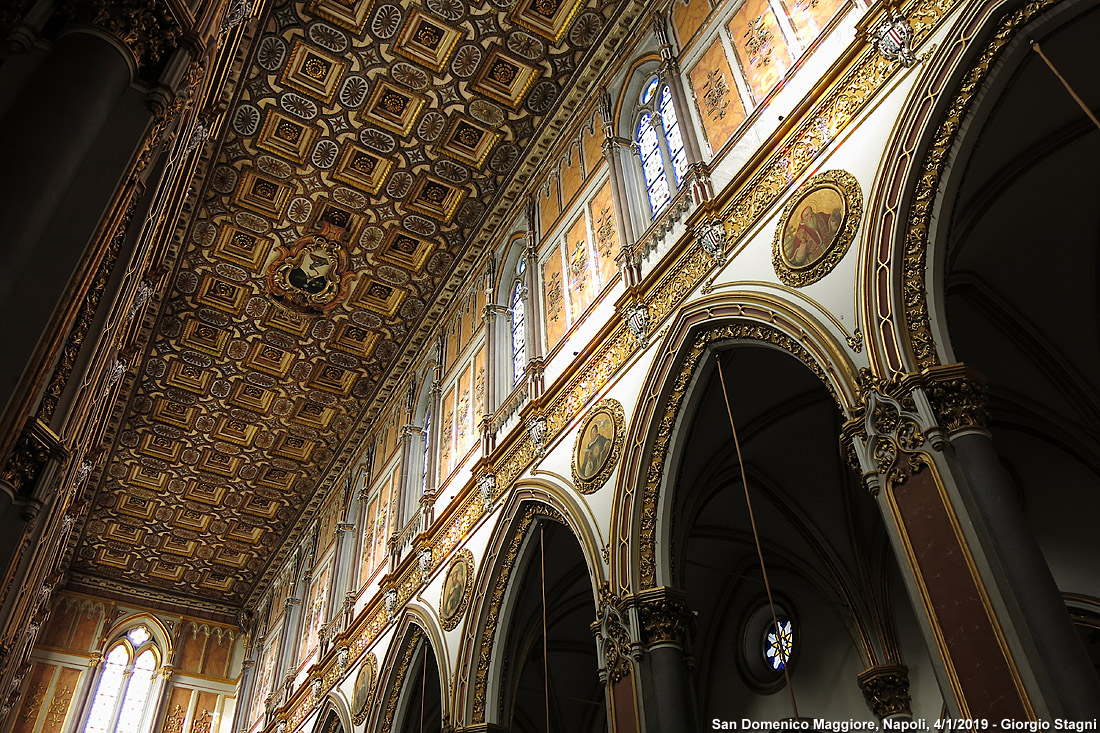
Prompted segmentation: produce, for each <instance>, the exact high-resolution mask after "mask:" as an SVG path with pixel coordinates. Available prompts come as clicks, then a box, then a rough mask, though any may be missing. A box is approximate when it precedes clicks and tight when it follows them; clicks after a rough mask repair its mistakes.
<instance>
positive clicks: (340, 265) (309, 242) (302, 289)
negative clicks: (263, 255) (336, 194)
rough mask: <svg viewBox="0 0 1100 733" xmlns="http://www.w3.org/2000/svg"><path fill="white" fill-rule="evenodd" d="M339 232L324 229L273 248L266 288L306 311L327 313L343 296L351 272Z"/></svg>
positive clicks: (291, 305) (284, 303) (297, 308)
mask: <svg viewBox="0 0 1100 733" xmlns="http://www.w3.org/2000/svg"><path fill="white" fill-rule="evenodd" d="M340 233H341V232H340V230H336V229H332V228H325V229H323V230H322V231H321V232H320V233H319V234H310V235H307V236H305V237H302V238H301V239H299V240H297V241H295V242H293V243H292V244H290V245H289V246H287V247H279V248H278V249H277V250H276V252H275V259H274V261H273V262H272V263H271V264H270V265H269V266H268V268H267V287H268V290H269V291H270V292H271V294H272V295H273V296H274V297H275V299H276V300H278V301H279V302H280V303H282V304H283V305H285V306H288V307H290V308H294V309H295V310H299V311H303V312H306V313H327V312H329V311H330V310H332V309H333V308H334V307H335V306H336V304H337V303H339V302H340V301H341V300H342V299H343V298H344V296H345V295H346V294H347V289H348V281H349V280H350V278H351V276H352V273H351V271H350V268H349V267H348V253H347V251H346V250H345V249H344V247H343V244H342V242H341V241H340V239H339V237H338V234H340Z"/></svg>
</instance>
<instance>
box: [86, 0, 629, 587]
mask: <svg viewBox="0 0 1100 733" xmlns="http://www.w3.org/2000/svg"><path fill="white" fill-rule="evenodd" d="M638 17H639V7H638V6H637V5H635V4H631V3H629V2H625V1H624V0H613V1H611V0H609V1H607V2H601V1H600V0H569V1H561V0H520V2H518V3H516V2H514V0H482V1H481V2H471V3H467V2H460V1H459V0H425V2H423V3H419V2H402V3H386V2H377V1H374V2H372V1H371V0H358V1H356V0H306V2H297V3H296V2H273V3H271V4H270V5H269V7H268V8H267V10H266V16H265V17H264V18H263V19H262V20H261V23H260V26H259V30H258V31H257V32H256V34H255V38H254V40H253V42H252V44H251V47H250V50H249V55H248V58H247V61H246V62H245V66H244V71H243V73H242V76H241V79H240V83H239V84H238V85H237V89H236V92H235V99H234V101H233V103H232V105H231V107H230V108H229V109H228V111H227V112H226V114H225V117H224V120H223V124H222V134H221V135H220V139H219V140H218V141H217V143H216V146H214V147H212V151H213V158H212V160H211V161H210V164H209V165H208V166H207V167H206V171H207V173H206V175H205V176H204V179H203V180H202V181H200V182H199V183H198V185H197V186H196V187H195V188H194V190H196V191H198V194H197V196H196V198H195V201H194V205H193V206H192V207H191V211H192V215H191V218H190V220H189V221H187V222H186V227H187V228H186V238H185V244H184V246H183V248H182V250H181V251H180V252H179V253H178V259H177V262H176V269H175V272H174V274H173V277H172V279H171V280H170V282H169V288H170V290H169V292H167V293H165V295H164V297H163V299H162V301H161V303H162V306H161V312H160V314H159V317H158V320H157V322H156V327H155V330H154V332H153V335H152V338H151V343H150V345H149V347H148V350H147V352H146V354H145V357H144V361H143V363H141V364H140V365H139V366H138V367H137V368H135V369H134V370H133V371H134V373H135V374H137V381H136V384H135V385H134V386H133V389H132V391H131V392H130V393H129V395H128V403H127V406H126V409H125V414H124V417H123V420H122V422H121V425H120V427H119V429H118V430H117V432H116V433H115V440H114V444H113V446H112V447H111V452H110V455H109V458H108V461H107V464H106V466H105V469H104V470H103V471H102V472H101V478H100V484H99V486H98V490H97V495H96V499H95V501H94V506H93V508H92V510H91V511H90V513H89V516H88V519H87V521H86V523H85V525H84V528H83V531H82V534H81V537H80V540H79V543H78V545H77V547H76V550H75V555H74V558H73V566H72V569H73V570H74V571H76V572H77V573H79V574H81V575H83V576H85V577H87V576H91V577H92V578H98V579H102V580H108V581H114V582H118V583H121V584H122V586H123V587H127V588H131V589H133V590H135V591H141V590H143V589H144V590H150V591H151V590H155V591H162V592H166V593H169V594H177V595H179V596H184V597H188V598H195V597H196V596H197V597H199V598H201V599H204V600H207V601H211V602H215V603H219V604H227V605H240V604H242V603H244V602H245V600H246V599H247V598H248V597H249V594H250V593H251V592H253V591H254V590H255V588H256V586H257V584H258V583H259V582H261V579H262V578H263V577H264V572H265V570H266V569H268V568H269V566H270V565H271V564H272V562H273V559H274V558H276V557H277V555H278V553H279V550H280V548H282V547H284V545H285V544H286V542H287V540H288V538H290V537H291V536H292V535H293V534H294V533H295V532H297V531H299V530H300V528H301V524H302V516H303V512H305V511H306V510H307V507H308V506H310V505H311V504H310V503H311V502H315V501H316V496H317V492H318V487H319V486H320V485H321V483H322V481H323V480H324V479H325V477H326V476H327V475H329V473H330V471H331V469H332V467H333V466H334V465H335V464H336V463H337V462H338V461H340V460H344V459H346V455H345V452H346V450H347V449H348V445H346V444H349V443H351V442H352V441H349V440H348V437H349V436H350V435H352V433H353V432H354V431H355V430H356V427H357V426H358V425H359V424H360V421H361V420H362V417H363V415H364V413H365V411H367V410H368V409H369V408H370V405H371V403H372V400H373V399H376V398H377V397H378V396H379V395H380V391H381V390H382V389H383V388H384V387H386V385H387V377H388V376H389V375H391V374H392V372H393V371H394V369H395V365H398V364H404V363H406V362H407V360H408V359H409V357H410V355H411V354H412V353H414V352H415V350H416V348H417V347H418V345H419V343H420V342H421V341H422V339H423V337H424V333H425V330H426V329H427V327H429V326H430V323H427V320H428V316H429V314H434V313H435V312H438V308H437V307H436V308H435V310H433V306H438V304H439V302H440V301H441V300H445V299H446V298H447V297H448V295H449V293H451V292H452V291H453V290H454V287H455V285H456V283H457V282H458V280H459V279H460V278H461V276H462V275H463V274H465V271H466V270H468V265H469V262H470V261H471V259H472V258H473V257H474V256H476V254H477V250H478V249H479V248H480V247H482V246H483V244H484V242H485V241H486V239H487V233H488V230H489V228H490V227H491V226H492V225H496V224H498V223H499V222H500V220H501V218H502V217H503V216H504V215H505V214H506V213H507V210H508V208H510V207H514V206H516V205H518V204H517V203H516V202H517V191H518V190H519V188H520V187H521V186H522V184H523V182H524V180H525V179H526V178H527V177H528V175H529V173H517V172H519V171H521V170H522V171H529V170H530V167H531V166H532V165H533V162H532V161H533V160H534V158H536V157H537V156H538V154H539V153H540V151H542V150H544V149H545V146H546V141H547V140H548V139H549V138H550V137H551V136H552V134H553V132H554V129H553V128H554V125H557V124H560V118H561V117H562V116H563V114H565V113H567V112H568V109H564V110H563V106H565V107H566V108H567V107H568V106H569V105H576V104H577V102H578V101H579V100H580V99H581V98H582V97H583V95H584V94H585V92H586V88H585V86H584V85H585V84H589V83H590V82H591V79H592V78H593V74H592V73H591V69H592V67H593V66H594V65H595V64H597V63H599V61H600V59H605V58H606V57H607V53H608V48H609V47H610V45H611V44H612V43H614V42H617V41H618V40H620V39H622V38H623V37H624V36H625V31H626V30H627V29H628V28H629V26H630V25H631V24H636V23H637V20H638ZM586 69H587V71H586ZM555 120H557V122H555Z"/></svg>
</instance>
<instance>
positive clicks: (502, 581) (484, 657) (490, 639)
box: [467, 503, 568, 723]
mask: <svg viewBox="0 0 1100 733" xmlns="http://www.w3.org/2000/svg"><path fill="white" fill-rule="evenodd" d="M537 519H542V520H553V521H556V522H560V523H561V524H565V525H568V523H567V522H566V521H565V517H563V516H562V515H561V514H560V513H559V512H558V511H557V510H556V509H554V508H553V507H550V506H547V505H545V504H537V503H531V504H529V505H528V506H527V507H526V509H525V510H524V511H523V514H522V515H521V516H520V518H519V519H518V521H517V522H516V523H515V526H514V528H513V530H512V534H511V537H510V539H509V540H508V542H507V543H506V545H505V546H504V548H502V553H501V554H500V556H499V560H498V562H497V577H496V581H495V583H494V584H493V587H492V592H491V593H490V595H489V597H488V602H487V604H486V610H485V623H484V625H483V627H482V631H481V636H480V639H481V641H480V647H479V650H478V657H477V667H476V668H475V669H474V684H473V693H474V695H473V696H474V702H473V711H472V715H471V721H472V722H474V723H483V722H485V703H486V700H485V697H486V695H487V694H488V693H487V689H488V685H489V665H490V660H491V658H492V655H493V645H494V641H495V639H496V632H497V628H498V626H499V624H500V612H501V606H502V605H503V603H504V595H505V592H506V591H507V590H508V582H509V579H510V578H511V575H512V571H513V570H514V569H515V565H516V559H517V558H518V556H519V551H520V548H521V547H522V546H523V540H524V538H525V537H526V535H527V531H528V530H529V529H530V528H531V525H532V524H534V522H535V520H537ZM470 626H471V627H473V626H476V624H470ZM474 634H475V630H474V629H472V628H471V629H470V630H469V631H467V636H468V641H472V638H473V636H474Z"/></svg>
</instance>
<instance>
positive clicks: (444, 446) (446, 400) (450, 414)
mask: <svg viewBox="0 0 1100 733" xmlns="http://www.w3.org/2000/svg"><path fill="white" fill-rule="evenodd" d="M454 431H455V388H454V387H453V386H452V387H451V388H450V389H449V390H447V394H445V395H444V396H443V422H442V423H440V425H439V476H440V478H441V479H442V478H444V477H446V476H447V474H449V473H450V472H451V466H452V465H453V462H454Z"/></svg>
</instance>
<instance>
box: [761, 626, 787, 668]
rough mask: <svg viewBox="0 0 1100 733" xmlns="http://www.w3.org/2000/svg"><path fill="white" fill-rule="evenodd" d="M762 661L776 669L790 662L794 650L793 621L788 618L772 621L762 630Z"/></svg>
mask: <svg viewBox="0 0 1100 733" xmlns="http://www.w3.org/2000/svg"><path fill="white" fill-rule="evenodd" d="M763 641H764V661H765V662H766V663H767V664H768V666H769V667H771V668H772V669H774V670H776V671H782V669H783V668H784V667H786V666H787V665H789V664H790V662H791V653H792V652H793V651H794V623H793V622H792V621H791V620H790V619H789V618H779V619H777V621H773V622H772V623H771V624H770V625H769V626H768V628H767V629H766V630H765V632H764V639H763Z"/></svg>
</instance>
